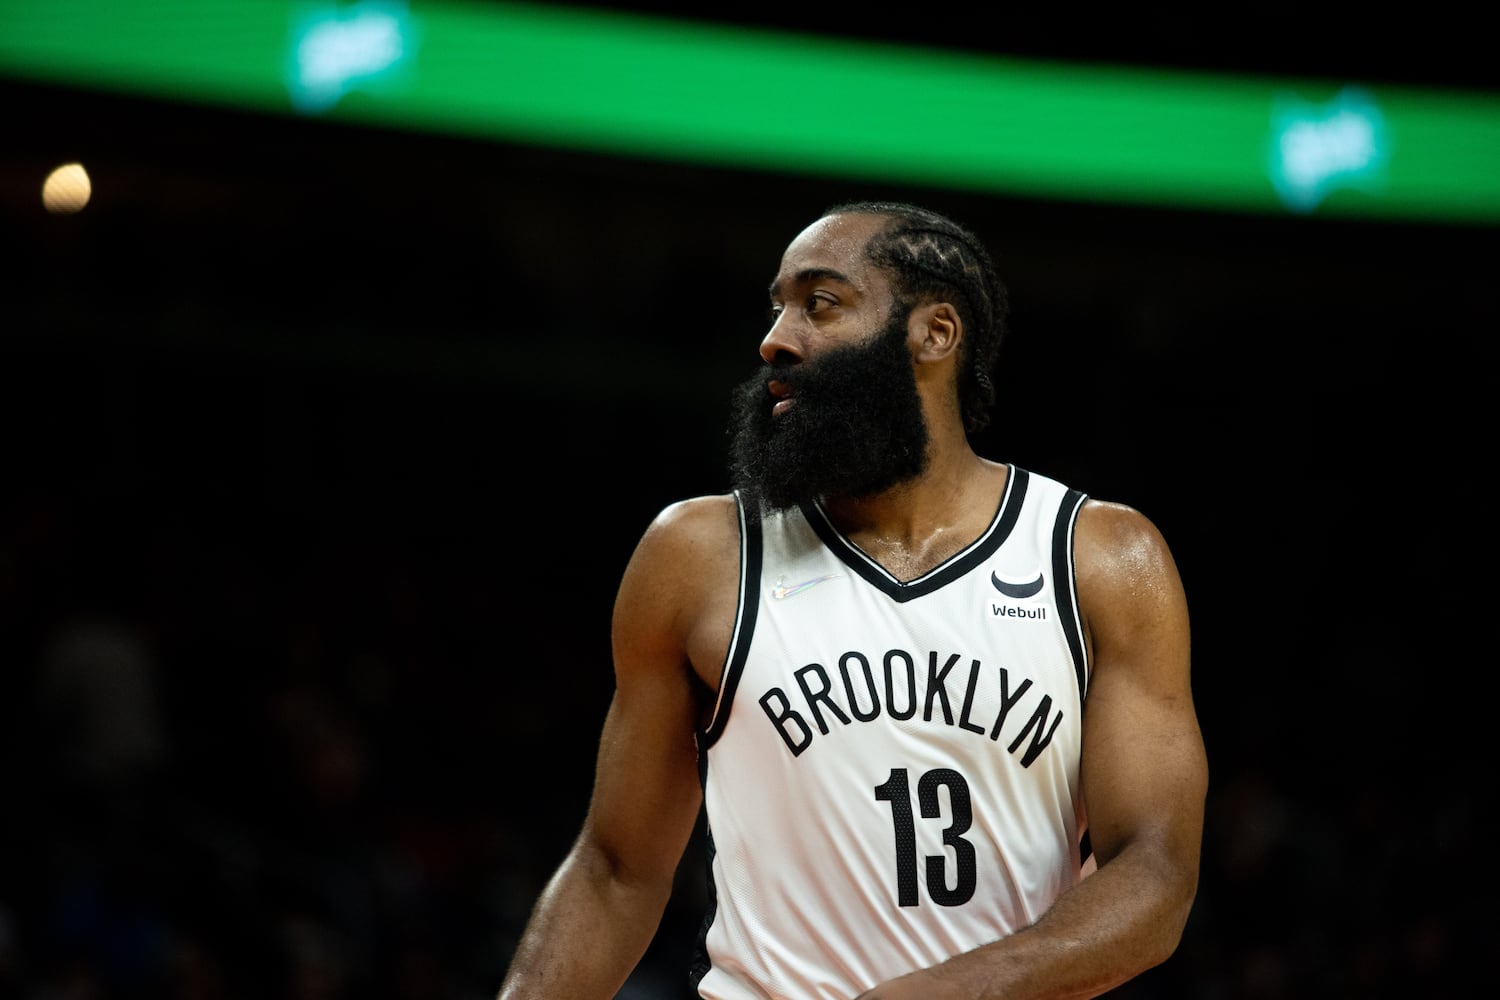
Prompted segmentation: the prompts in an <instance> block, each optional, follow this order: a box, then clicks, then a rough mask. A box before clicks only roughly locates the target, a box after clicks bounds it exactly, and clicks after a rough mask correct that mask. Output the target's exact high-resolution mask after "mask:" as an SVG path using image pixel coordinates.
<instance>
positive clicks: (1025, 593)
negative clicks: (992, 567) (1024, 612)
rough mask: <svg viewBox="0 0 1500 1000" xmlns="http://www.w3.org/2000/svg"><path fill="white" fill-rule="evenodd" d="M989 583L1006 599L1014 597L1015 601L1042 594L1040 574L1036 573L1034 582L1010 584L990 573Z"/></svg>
mask: <svg viewBox="0 0 1500 1000" xmlns="http://www.w3.org/2000/svg"><path fill="white" fill-rule="evenodd" d="M990 583H993V584H994V585H995V589H996V590H998V591H1000V593H1002V594H1004V595H1005V596H1006V597H1014V598H1016V599H1017V600H1019V599H1021V598H1023V597H1035V596H1036V595H1037V594H1040V593H1041V592H1042V574H1041V573H1037V575H1036V579H1035V580H1028V581H1027V582H1025V583H1011V582H1009V581H1007V580H1002V579H1000V577H999V576H998V575H997V574H995V573H994V572H991V573H990Z"/></svg>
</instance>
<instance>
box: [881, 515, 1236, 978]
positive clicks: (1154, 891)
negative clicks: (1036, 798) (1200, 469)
mask: <svg viewBox="0 0 1500 1000" xmlns="http://www.w3.org/2000/svg"><path fill="white" fill-rule="evenodd" d="M1075 552H1076V562H1077V565H1078V574H1079V596H1080V600H1081V602H1082V605H1083V612H1084V618H1085V623H1086V628H1087V631H1088V634H1089V638H1090V645H1091V648H1092V653H1093V656H1092V663H1093V669H1092V674H1091V680H1090V685H1089V692H1088V701H1087V703H1086V706H1085V710H1084V720H1083V761H1082V765H1081V777H1082V782H1083V795H1084V801H1085V804H1086V808H1087V811H1088V821H1089V836H1090V840H1091V842H1092V844H1093V847H1094V852H1095V855H1096V857H1097V858H1098V864H1099V867H1098V870H1097V871H1096V872H1094V873H1093V874H1092V875H1090V876H1089V877H1087V878H1085V879H1084V880H1083V881H1082V882H1081V883H1080V884H1078V885H1077V886H1075V887H1074V888H1072V889H1070V890H1069V891H1068V892H1066V893H1064V894H1063V895H1062V896H1061V897H1059V899H1058V900H1057V902H1056V903H1055V904H1054V905H1053V906H1052V908H1051V909H1050V910H1048V911H1047V913H1045V914H1044V915H1043V916H1042V918H1041V919H1040V920H1038V921H1037V922H1036V923H1035V924H1033V925H1032V926H1031V927H1028V928H1026V929H1024V930H1022V931H1020V932H1018V933H1016V934H1014V935H1011V936H1010V937H1008V938H1005V939H1003V940H1000V941H997V942H995V943H993V944H989V945H985V946H984V947H981V948H978V949H975V950H974V951H971V952H967V953H965V954H963V955H959V956H957V957H955V958H953V959H950V960H949V961H947V962H944V963H943V964H941V965H939V966H936V967H934V968H932V969H926V970H922V971H920V972H917V973H913V974H912V975H909V976H904V977H902V978H900V979H897V980H895V981H893V982H890V983H886V984H884V985H882V986H879V987H877V988H875V989H873V990H871V991H869V992H868V993H866V994H865V995H864V1000H916V998H918V997H921V998H926V1000H949V998H952V1000H958V998H965V1000H979V998H992V997H993V998H1002V997H1003V998H1005V1000H1019V998H1063V997H1091V996H1097V995H1098V994H1100V993H1103V992H1105V991H1106V990H1109V989H1111V988H1113V987H1115V986H1117V985H1119V984H1120V983H1123V982H1125V981H1126V980H1128V979H1131V978H1133V977H1134V976H1137V975H1139V974H1140V973H1141V972H1144V971H1145V970H1146V969H1149V968H1151V967H1152V966H1154V965H1157V964H1159V963H1161V962H1163V961H1165V960H1166V959H1167V957H1168V956H1170V955H1171V954H1172V952H1173V951H1174V950H1175V949H1176V947H1177V944H1178V942H1179V941H1180V939H1181V936H1182V929H1183V926H1184V925H1185V923H1186V921H1187V916H1188V911H1189V910H1190V909H1191V907H1192V903H1193V899H1194V897H1195V895H1196V893H1197V887H1198V863H1199V853H1200V849H1201V844H1202V837H1203V805H1204V799H1205V796H1206V795H1207V789H1208V763H1207V756H1206V754H1205V751H1204V746H1203V736H1202V733H1201V732H1200V730H1199V727H1198V720H1197V714H1196V711H1195V709H1194V707H1193V699H1192V691H1191V685H1190V682H1189V635H1188V614H1187V601H1186V599H1185V597H1184V594H1183V588H1182V581H1181V579H1180V578H1179V576H1178V573H1177V567H1176V564H1175V563H1174V561H1173V559H1172V556H1171V553H1170V552H1169V551H1168V548H1167V545H1166V543H1165V541H1164V540H1163V539H1162V537H1161V535H1160V533H1159V532H1158V531H1157V530H1156V528H1155V526H1153V525H1152V524H1151V523H1150V522H1149V521H1148V520H1147V519H1146V518H1145V517H1143V516H1142V515H1141V514H1139V513H1138V512H1136V511H1134V510H1132V509H1130V508H1128V507H1124V506H1121V505H1118V504H1107V503H1100V502H1097V501H1091V502H1090V503H1088V504H1087V505H1086V507H1085V509H1084V511H1083V512H1082V513H1081V515H1080V517H1079V522H1078V535H1077V544H1076V546H1075Z"/></svg>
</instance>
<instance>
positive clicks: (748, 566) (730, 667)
mask: <svg viewBox="0 0 1500 1000" xmlns="http://www.w3.org/2000/svg"><path fill="white" fill-rule="evenodd" d="M734 505H735V510H736V512H737V513H738V516H739V522H740V584H739V597H738V607H737V608H736V610H735V616H734V632H733V634H732V635H731V636H730V638H729V650H728V652H727V653H726V655H725V658H724V670H723V672H722V674H721V675H720V677H719V696H718V698H717V699H716V700H715V702H714V714H713V718H711V719H710V720H709V723H708V727H707V728H706V729H704V730H703V738H702V739H701V740H699V741H698V745H699V752H700V753H702V752H704V751H707V750H708V748H709V747H711V746H713V745H714V743H716V742H717V741H718V739H719V737H720V736H721V735H723V733H724V727H725V726H726V725H728V723H729V710H730V708H732V707H733V705H734V692H735V689H736V688H737V687H739V683H740V675H741V674H743V673H744V671H745V658H746V657H747V656H748V655H749V653H750V637H751V636H752V635H754V634H755V616H756V612H757V610H758V609H759V607H760V601H759V594H760V572H761V560H762V546H761V527H760V519H759V518H758V517H752V516H750V515H749V513H748V512H747V511H746V509H745V498H744V497H743V496H741V495H740V492H739V491H738V490H736V491H735V492H734Z"/></svg>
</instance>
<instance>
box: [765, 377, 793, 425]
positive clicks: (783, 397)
mask: <svg viewBox="0 0 1500 1000" xmlns="http://www.w3.org/2000/svg"><path fill="white" fill-rule="evenodd" d="M766 390H767V391H768V392H770V394H771V395H772V396H775V397H776V402H775V403H773V404H772V405H771V414H772V415H773V416H775V415H776V414H779V413H785V412H786V411H787V410H788V409H790V408H791V406H792V404H793V403H794V402H796V400H794V399H792V390H791V387H790V386H788V385H787V384H786V383H785V382H782V381H779V380H777V379H772V380H771V381H769V382H767V383H766Z"/></svg>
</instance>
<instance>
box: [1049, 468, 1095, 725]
mask: <svg viewBox="0 0 1500 1000" xmlns="http://www.w3.org/2000/svg"><path fill="white" fill-rule="evenodd" d="M1086 499H1088V497H1087V496H1086V495H1084V494H1083V493H1081V492H1079V491H1078V490H1073V489H1070V490H1068V492H1067V493H1066V494H1064V496H1063V500H1062V503H1061V504H1060V505H1059V506H1058V509H1057V521H1056V522H1055V529H1054V530H1053V532H1052V578H1053V579H1054V580H1060V581H1061V580H1065V581H1067V589H1066V590H1063V589H1062V588H1058V590H1057V593H1056V598H1057V612H1058V615H1059V616H1060V618H1061V619H1062V629H1063V635H1064V636H1066V637H1067V640H1068V651H1069V652H1070V653H1072V654H1073V672H1074V673H1075V674H1077V675H1078V700H1079V701H1080V702H1082V701H1083V700H1084V698H1085V697H1086V696H1087V695H1088V689H1089V662H1088V647H1087V646H1086V645H1085V644H1084V641H1083V616H1082V612H1081V611H1080V609H1079V607H1078V574H1077V572H1076V571H1075V570H1074V566H1073V534H1074V529H1075V528H1076V527H1077V525H1078V512H1079V511H1080V510H1082V509H1083V502H1084V501H1085V500H1086Z"/></svg>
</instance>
